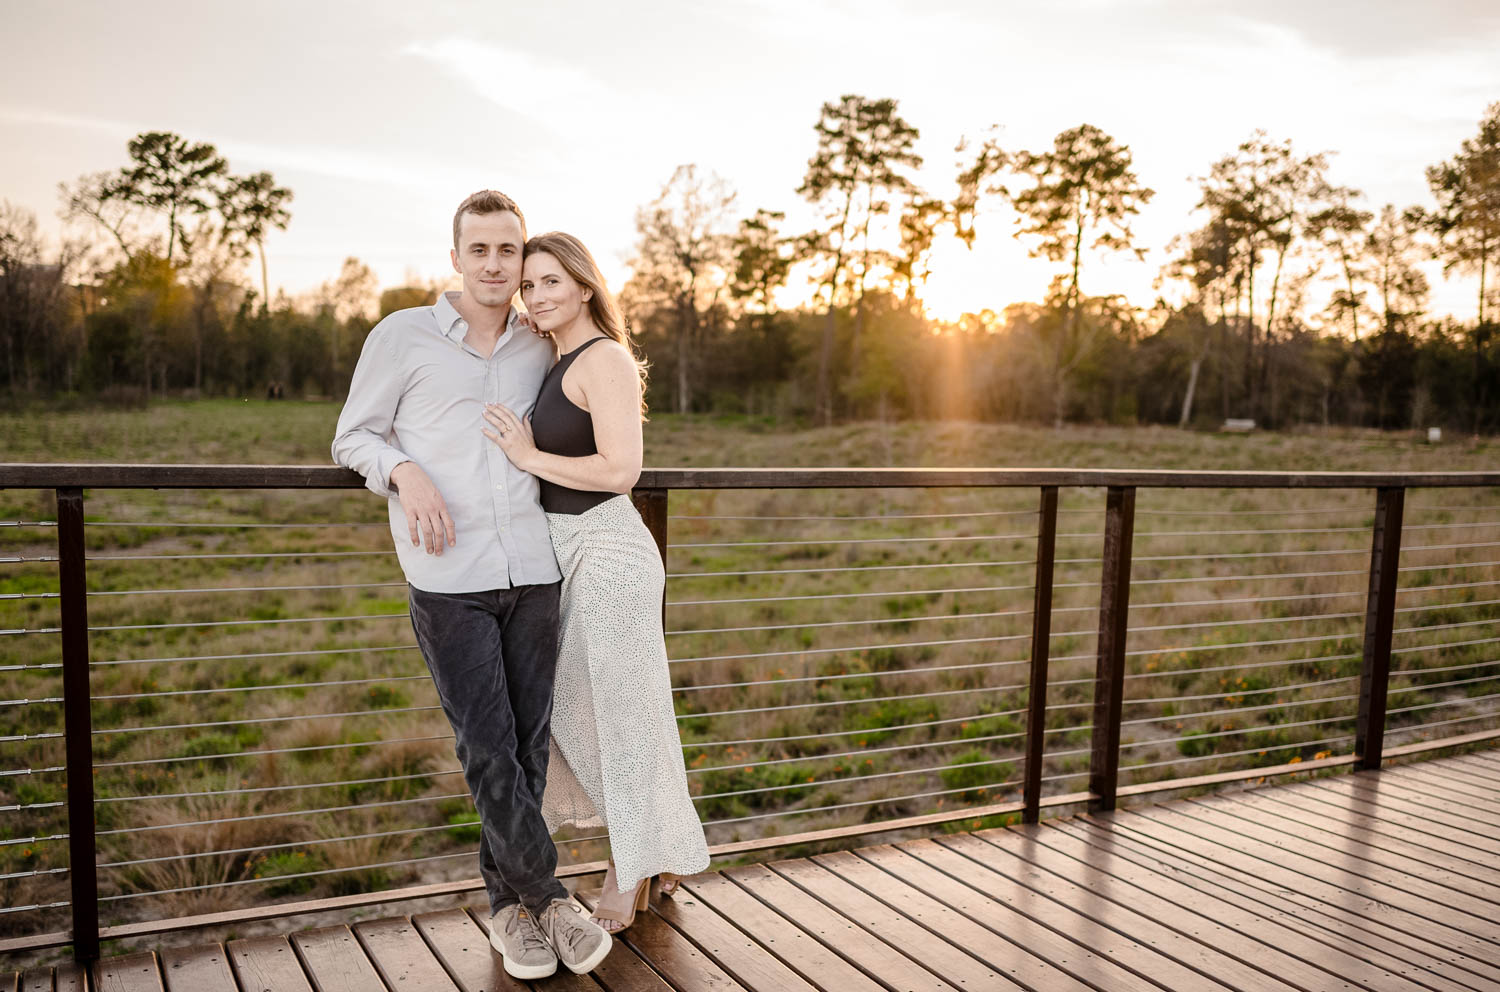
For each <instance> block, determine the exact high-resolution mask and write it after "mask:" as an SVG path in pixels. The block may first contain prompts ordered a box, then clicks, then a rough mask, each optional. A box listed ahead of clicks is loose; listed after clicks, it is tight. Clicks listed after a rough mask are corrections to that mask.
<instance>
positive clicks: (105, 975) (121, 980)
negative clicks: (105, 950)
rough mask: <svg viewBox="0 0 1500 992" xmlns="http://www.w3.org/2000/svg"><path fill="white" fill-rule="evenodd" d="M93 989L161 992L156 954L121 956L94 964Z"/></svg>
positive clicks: (145, 952) (102, 991)
mask: <svg viewBox="0 0 1500 992" xmlns="http://www.w3.org/2000/svg"><path fill="white" fill-rule="evenodd" d="M94 988H95V989H97V990H98V992H162V987H161V968H160V967H159V966H158V965H157V962H156V953H155V952H154V951H142V952H141V953H139V954H121V955H119V956H118V957H112V958H103V959H101V960H99V961H97V962H95V963H94Z"/></svg>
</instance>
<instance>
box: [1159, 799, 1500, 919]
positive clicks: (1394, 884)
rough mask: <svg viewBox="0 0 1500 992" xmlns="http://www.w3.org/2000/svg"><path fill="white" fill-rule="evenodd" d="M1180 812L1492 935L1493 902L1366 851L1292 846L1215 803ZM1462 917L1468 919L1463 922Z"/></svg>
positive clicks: (1191, 804)
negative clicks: (1442, 910) (1444, 911)
mask: <svg viewBox="0 0 1500 992" xmlns="http://www.w3.org/2000/svg"><path fill="white" fill-rule="evenodd" d="M1181 812H1182V813H1183V814H1184V815H1185V816H1190V817H1193V818H1195V819H1202V820H1205V821H1207V822H1209V823H1212V824H1214V825H1215V826H1218V827H1220V828H1221V829H1223V830H1227V831H1229V832H1230V833H1233V834H1236V835H1238V836H1241V837H1247V838H1251V839H1253V840H1257V841H1260V842H1261V843H1263V844H1268V845H1270V846H1272V847H1275V848H1276V849H1278V850H1281V851H1286V852H1288V853H1290V854H1294V855H1296V856H1297V857H1302V858H1309V859H1312V860H1315V861H1320V862H1324V863H1326V864H1330V865H1334V866H1336V867H1338V868H1341V869H1342V870H1344V871H1346V872H1348V873H1350V874H1352V875H1359V876H1362V877H1364V878H1368V879H1370V880H1371V881H1373V882H1378V883H1380V884H1382V885H1385V886H1388V887H1390V888H1391V889H1394V890H1397V891H1400V892H1404V893H1406V896H1405V897H1404V898H1405V899H1407V900H1408V901H1409V900H1410V899H1411V897H1413V896H1415V897H1416V898H1418V899H1421V900H1424V901H1426V902H1427V903H1429V904H1435V905H1436V906H1446V907H1448V908H1450V909H1452V910H1453V911H1454V915H1453V917H1452V919H1451V920H1447V921H1446V922H1448V923H1449V925H1450V926H1455V927H1458V928H1459V929H1462V930H1467V931H1468V932H1469V933H1474V934H1477V935H1479V936H1484V935H1485V934H1484V933H1482V932H1480V930H1481V929H1483V930H1488V931H1491V932H1493V926H1492V924H1490V923H1489V922H1488V921H1489V920H1490V919H1491V918H1492V917H1493V915H1494V912H1495V909H1494V904H1493V903H1487V902H1485V901H1484V900H1482V899H1476V898H1474V897H1473V896H1469V895H1466V894H1464V893H1461V892H1455V891H1453V890H1451V889H1447V888H1444V887H1443V886H1441V885H1437V884H1435V883H1432V882H1429V881H1427V880H1426V878H1425V877H1424V876H1423V875H1420V874H1412V873H1410V872H1405V871H1402V870H1400V869H1397V868H1388V867H1386V866H1384V865H1380V864H1377V863H1375V862H1373V861H1370V860H1368V859H1367V858H1365V857H1364V856H1363V855H1364V853H1367V852H1363V851H1359V852H1355V851H1345V850H1338V849H1335V848H1332V847H1327V846H1316V847H1313V846H1308V845H1307V843H1306V842H1305V841H1302V840H1301V839H1300V838H1299V839H1298V841H1297V842H1295V843H1294V842H1293V841H1292V840H1291V839H1289V838H1288V837H1287V835H1286V834H1285V833H1283V832H1281V831H1280V830H1275V829H1272V828H1270V827H1266V826H1263V825H1261V824H1258V823H1254V822H1252V821H1250V820H1246V819H1242V818H1239V817H1235V816H1233V814H1231V813H1228V812H1227V811H1225V810H1223V809H1221V808H1219V806H1218V805H1216V804H1208V803H1201V802H1197V801H1196V800H1184V801H1183V802H1182V804H1181ZM1464 916H1468V917H1471V918H1470V919H1464V918H1463V917H1464ZM1481 921H1484V922H1481Z"/></svg>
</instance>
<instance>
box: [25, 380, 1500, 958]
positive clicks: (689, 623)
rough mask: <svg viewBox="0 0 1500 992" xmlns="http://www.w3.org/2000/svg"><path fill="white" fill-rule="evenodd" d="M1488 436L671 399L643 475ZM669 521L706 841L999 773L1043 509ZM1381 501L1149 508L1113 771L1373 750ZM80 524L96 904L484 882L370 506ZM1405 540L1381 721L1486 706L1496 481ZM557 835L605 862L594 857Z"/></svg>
mask: <svg viewBox="0 0 1500 992" xmlns="http://www.w3.org/2000/svg"><path fill="white" fill-rule="evenodd" d="M337 412H338V410H337V407H336V406H335V405H330V404H313V403H296V402H290V403H267V402H249V403H245V402H228V401H204V402H200V403H166V404H160V405H158V406H154V407H151V408H149V409H147V410H140V411H109V412H97V411H96V412H58V413H53V412H36V413H32V414H28V415H8V416H3V417H0V460H3V461H91V462H97V461H107V462H136V461H140V462H211V463H269V464H324V463H326V462H327V447H328V441H329V439H330V436H331V433H332V428H333V422H334V420H335V418H336V416H337ZM1496 450H1497V449H1496V448H1495V447H1494V445H1493V443H1492V442H1490V441H1489V440H1459V441H1455V442H1451V443H1446V444H1441V445H1429V444H1426V443H1425V442H1419V441H1418V440H1416V439H1415V438H1413V437H1411V436H1406V435H1380V434H1373V433H1365V432H1358V433H1356V432H1335V433H1321V432H1307V433H1293V434H1284V435H1211V434H1196V433H1182V432H1176V431H1170V430H1163V429H1138V430H1131V429H1119V428H1108V429H1106V428H1085V427H1080V428H1071V429H1068V430H1065V431H1053V430H1051V429H1044V428H1031V427H1013V426H996V425H975V424H925V423H919V424H888V425H887V424H854V425H847V426H840V427H834V428H827V429H814V430H790V429H779V428H777V427H776V426H775V425H772V424H769V423H765V422H762V421H755V420H747V419H744V418H738V419H713V418H696V417H693V418H682V417H674V416H668V415H661V416H657V417H656V418H655V419H653V421H652V422H651V423H650V424H649V425H648V427H647V455H646V462H647V465H648V466H652V467H663V468H666V467H675V466H686V465H697V466H708V465H711V466H769V465H782V466H821V465H851V466H861V465H910V466H923V465H925V466H940V465H948V466H965V465H981V466H1025V467H1044V466H1078V467H1083V466H1094V467H1139V468H1246V469H1283V470H1298V469H1347V470H1370V469H1385V470H1398V469H1403V470H1437V469H1447V470H1454V469H1481V468H1494V467H1495V464H1496V457H1495V455H1496ZM1103 504H1104V494H1103V492H1102V491H1099V490H1077V489H1074V490H1064V492H1063V496H1062V512H1061V515H1060V522H1059V534H1060V536H1059V541H1058V552H1057V557H1058V569H1057V575H1056V583H1057V585H1056V593H1055V596H1054V611H1055V612H1054V618H1053V631H1054V632H1055V633H1054V637H1053V641H1052V645H1051V650H1052V656H1053V665H1052V668H1051V676H1050V680H1049V694H1048V702H1049V706H1051V707H1052V708H1051V709H1050V710H1049V718H1048V738H1047V750H1048V756H1047V761H1046V765H1045V767H1044V770H1043V771H1044V775H1045V776H1046V782H1045V783H1044V784H1045V787H1046V789H1047V791H1049V792H1071V791H1076V790H1079V789H1081V788H1083V787H1084V786H1083V782H1082V779H1081V777H1080V776H1081V775H1082V774H1083V773H1085V772H1086V769H1087V759H1088V756H1087V753H1086V752H1087V749H1088V742H1089V731H1088V729H1087V726H1086V725H1087V724H1088V722H1089V718H1090V700H1091V698H1092V696H1091V692H1092V685H1091V682H1092V679H1091V676H1092V673H1093V665H1094V662H1093V654H1092V652H1093V648H1094V630H1095V628H1096V626H1097V615H1096V610H1095V607H1096V606H1097V603H1098V597H1099V590H1098V573H1099V563H1098V560H1099V554H1100V547H1101V539H1100V535H1101V533H1102V520H1103ZM670 505H671V525H670V542H671V550H670V552H669V558H668V573H669V581H668V611H667V628H668V632H669V633H668V649H669V654H670V656H671V658H672V666H673V681H674V685H675V686H676V687H677V705H678V713H679V717H680V728H681V731H682V737H683V742H684V744H685V745H686V750H685V758H686V761H687V763H688V767H689V778H690V781H691V783H692V785H693V790H694V793H695V795H696V796H697V797H698V805H699V811H700V813H701V814H702V815H703V817H704V819H705V821H708V822H709V823H710V826H709V839H710V842H719V841H727V840H732V839H736V838H740V837H752V836H759V835H762V834H764V833H768V832H769V833H777V834H786V833H792V832H796V831H801V830H808V829H814V828H817V827H821V826H828V825H834V824H843V823H852V822H862V821H866V820H870V821H873V820H880V819H888V818H890V817H893V816H899V815H907V814H914V813H921V812H928V811H932V810H937V809H950V808H952V807H953V805H954V804H959V805H960V806H964V805H971V804H976V803H984V802H993V801H997V800H999V799H1002V798H1007V797H1010V796H1012V795H1014V794H1016V792H1017V790H1018V788H1019V779H1020V775H1021V764H1022V762H1021V754H1020V748H1021V744H1022V740H1021V737H1020V731H1021V729H1022V723H1023V715H1022V713H1021V712H1020V711H1021V709H1022V708H1023V707H1024V706H1025V704H1026V697H1027V688H1026V684H1025V683H1026V659H1027V655H1028V652H1029V645H1028V642H1029V631H1030V624H1031V619H1030V614H1029V610H1030V606H1031V597H1032V591H1031V582H1032V555H1033V554H1034V533H1035V512H1034V511H1035V506H1036V493H1035V492H1034V491H1032V490H1002V491H982V490H972V489H963V490H941V491H939V490H925V491H913V490H864V491H842V492H841V491H831V490H818V491H805V492H796V491H765V492H731V491H719V492H695V493H674V494H673V495H672V498H671V504H670ZM1373 508H1374V496H1373V494H1372V493H1369V492H1365V491H1307V492H1291V493H1288V492H1276V491H1229V492H1225V491H1206V490H1205V491H1170V490H1152V491H1142V492H1141V493H1140V496H1139V503H1138V516H1137V522H1136V541H1135V545H1134V555H1135V565H1134V569H1133V575H1132V577H1133V587H1132V593H1131V598H1132V610H1131V615H1130V626H1131V634H1130V637H1129V643H1128V644H1127V650H1128V651H1129V652H1130V655H1129V659H1128V660H1129V674H1130V681H1129V682H1128V684H1127V690H1126V693H1127V699H1126V706H1125V717H1124V719H1125V721H1126V723H1125V726H1124V729H1123V747H1124V750H1123V752H1122V759H1121V765H1122V769H1123V771H1122V783H1130V782H1140V781H1148V780H1154V779H1158V778H1169V777H1177V776H1181V775H1186V774H1199V773H1204V772H1209V771H1215V770H1221V769H1226V768H1239V767H1254V766H1257V765H1268V764H1278V763H1281V762H1285V761H1289V760H1295V759H1299V758H1300V759H1310V758H1313V757H1316V756H1318V755H1321V754H1327V753H1343V752H1347V751H1348V750H1349V749H1350V747H1351V740H1350V736H1351V735H1352V733H1353V722H1352V721H1353V714H1354V713H1355V710H1356V705H1357V701H1356V700H1355V698H1354V695H1353V694H1355V693H1357V682H1356V681H1354V678H1353V677H1354V676H1355V675H1356V674H1357V672H1358V670H1359V655H1360V651H1361V632H1362V628H1363V611H1364V596H1365V588H1366V581H1367V579H1366V570H1367V567H1368V557H1369V546H1370V532H1369V528H1370V525H1371V521H1372V516H1373V513H1372V511H1373ZM87 513H88V518H89V520H90V522H91V523H90V527H89V549H90V555H91V561H90V563H89V587H90V591H91V596H90V601H89V611H90V624H91V627H92V628H93V633H92V635H91V651H92V658H93V661H94V665H95V667H94V670H93V692H94V695H95V705H94V713H93V720H94V728H95V731H96V737H95V759H96V763H97V764H98V766H99V767H98V771H97V774H96V780H95V788H96V795H97V797H98V803H97V806H96V818H97V826H98V829H99V831H100V838H99V845H100V852H99V861H100V863H101V865H102V866H103V867H102V868H101V871H100V877H101V892H102V895H103V897H104V899H105V900H106V901H105V902H104V903H103V906H102V913H101V915H102V918H103V920H104V921H105V922H106V923H109V922H119V921H125V920H130V919H139V918H154V917H166V916H175V915H181V914H191V913H198V912H207V911H211V910H218V909H225V908H230V907H232V906H236V905H247V904H257V903H261V902H265V901H267V900H275V899H291V898H309V897H315V896H321V895H330V894H337V893H344V892H356V891H363V890H366V889H370V888H374V887H382V886H390V885H397V884H404V883H408V882H411V881H414V880H435V879H439V878H456V877H470V876H472V875H473V874H475V865H474V861H473V856H472V850H473V847H474V843H475V838H476V836H477V827H476V826H474V815H473V813H472V810H471V806H470V804H469V801H468V799H467V796H466V795H465V793H464V788H463V783H462V780H461V779H460V778H459V777H458V776H457V775H456V774H454V772H455V770H456V768H457V765H456V761H455V760H454V757H453V753H452V745H451V740H449V739H448V737H447V726H446V722H445V721H444V720H443V718H442V715H441V713H440V712H439V711H438V710H437V708H436V699H435V695H434V693H433V691H432V688H431V686H430V683H429V681H428V679H427V676H426V673H425V668H424V666H423V664H422V662H421V660H420V658H419V657H418V655H417V654H416V652H415V650H414V648H413V647H412V643H413V641H412V635H411V630H410V625H409V623H408V622H407V620H406V617H405V610H406V603H405V592H404V584H403V583H402V582H401V577H400V572H399V569H398V567H397V565H396V561H395V557H394V554H392V553H391V551H390V534H389V530H388V528H387V526H386V524H385V522H384V518H385V507H384V504H383V502H382V501H380V500H378V499H376V498H375V497H373V496H372V495H370V494H369V493H368V492H365V491H362V490H361V491H345V492H313V493H292V492H225V491H218V492H207V491H155V492H119V493H116V492H102V491H101V492H93V493H90V494H89V495H88V503H87ZM53 514H54V510H53V507H52V497H51V494H50V493H37V492H17V491H10V492H0V556H7V559H8V560H7V562H6V563H5V564H4V565H3V566H0V645H3V649H4V651H3V662H0V666H3V667H0V773H9V772H18V773H20V774H0V906H3V907H7V908H11V909H14V908H16V907H26V906H36V905H42V906H45V905H47V904H49V903H52V902H57V901H66V899H67V881H66V880H67V876H66V875H65V874H63V873H61V872H54V873H50V874H49V873H48V872H53V870H54V869H60V868H64V867H65V866H66V864H67V848H66V844H65V843H64V842H61V841H57V840H44V839H37V840H28V838H45V837H48V836H51V835H55V834H60V833H64V832H65V831H66V829H67V827H66V816H65V811H64V810H63V809H62V808H61V803H62V802H63V800H64V797H65V795H66V791H65V781H64V778H63V776H62V775H61V773H60V772H58V771H55V770H53V769H56V768H57V767H58V766H60V765H61V764H62V744H61V741H60V740H59V739H56V738H51V737H45V736H43V737H40V738H38V737H37V735H46V734H54V733H57V732H58V731H60V729H61V727H60V719H61V708H60V706H59V705H58V704H57V703H56V702H53V701H51V700H54V699H55V698H56V697H57V696H59V695H60V694H61V692H60V688H61V686H60V677H59V675H58V672H57V669H56V668H55V667H48V666H54V665H55V664H56V662H57V660H58V657H59V643H58V637H57V635H56V634H55V633H49V632H47V631H48V629H49V628H52V627H54V626H55V624H56V617H57V601H56V599H55V596H54V595H53V594H55V591H56V588H57V584H56V575H55V572H54V571H53V568H54V566H53V565H51V564H50V563H47V562H35V561H27V560H9V559H29V558H37V557H41V556H45V555H48V554H51V553H54V551H55V543H54V542H55V535H54V533H53V531H52V529H50V528H49V527H47V526H45V522H46V521H50V520H52V519H54V517H53ZM1403 545H1404V549H1405V550H1404V552H1403V557H1402V562H1401V563H1402V566H1403V568H1404V569H1405V571H1403V573H1402V592H1401V595H1400V596H1399V598H1398V602H1397V607H1398V609H1399V610H1400V611H1401V612H1399V613H1398V614H1397V628H1398V631H1399V632H1398V634H1397V635H1396V650H1397V655H1396V658H1395V660H1393V669H1399V670H1400V672H1401V673H1402V674H1400V675H1398V676H1396V677H1395V678H1394V680H1393V684H1392V686H1393V687H1392V693H1393V694H1392V696H1391V703H1390V706H1391V708H1392V713H1393V715H1392V718H1391V725H1392V727H1393V728H1396V729H1394V731H1393V733H1392V734H1391V736H1390V738H1389V740H1391V741H1392V742H1394V743H1400V742H1403V741H1407V740H1413V739H1416V736H1417V735H1419V734H1433V735H1435V736H1443V735H1446V734H1447V733H1462V732H1465V731H1468V730H1478V729H1483V728H1487V727H1493V726H1496V725H1497V724H1500V719H1497V718H1496V716H1495V714H1497V713H1500V710H1497V709H1496V707H1495V702H1496V700H1495V699H1494V698H1491V697H1493V696H1494V695H1495V693H1496V689H1497V683H1500V677H1497V676H1496V675H1495V674H1494V673H1495V672H1496V667H1495V666H1496V665H1497V664H1500V662H1497V661H1496V660H1495V659H1496V656H1497V651H1496V649H1495V643H1494V642H1493V638H1494V636H1495V630H1494V627H1495V625H1496V624H1497V623H1500V619H1497V618H1500V612H1497V610H1496V605H1497V603H1500V595H1497V592H1500V562H1497V561H1496V559H1497V557H1500V556H1497V555H1496V554H1495V553H1494V552H1495V550H1496V549H1497V548H1500V493H1497V492H1496V491H1494V490H1430V491H1414V492H1412V493H1410V494H1408V501H1407V511H1406V530H1405V533H1404V536H1403ZM167 590H170V592H168V591H167ZM1443 721H1453V722H1448V723H1444V722H1443ZM1421 724H1435V726H1433V727H1432V728H1431V729H1428V730H1423V729H1421V728H1420V726H1419V725H1421ZM1401 728H1412V729H1404V730H1403V729H1401ZM23 737H24V738H25V739H23ZM963 825H964V826H968V825H971V824H970V823H969V822H968V821H966V822H965V823H964V824H963ZM561 850H562V855H563V858H564V860H565V861H577V860H584V861H586V860H594V859H596V858H599V857H602V855H603V851H604V848H603V846H602V843H601V841H599V840H597V839H588V838H571V839H565V840H564V841H562V842H561ZM38 873H41V874H38ZM218 883H228V887H215V888H204V887H205V886H214V885H217V884H218ZM65 926H66V910H65V909H59V908H44V909H32V910H25V911H18V912H8V913H3V914H0V934H13V933H27V932H35V931H39V930H51V929H61V928H63V927H65Z"/></svg>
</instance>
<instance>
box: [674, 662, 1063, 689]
mask: <svg viewBox="0 0 1500 992" xmlns="http://www.w3.org/2000/svg"><path fill="white" fill-rule="evenodd" d="M1029 664H1031V661H1030V659H1028V658H1019V659H1015V660H1012V661H977V662H974V663H973V664H969V665H933V666H930V667H925V668H892V669H887V670H885V671H880V672H839V673H838V674H835V675H799V676H796V677H794V678H780V679H760V680H759V681H755V682H717V683H712V684H710V685H680V686H674V687H673V689H672V692H673V693H674V694H677V693H684V692H703V691H705V690H708V689H748V688H759V687H764V686H777V685H791V684H793V683H798V682H838V681H840V680H843V679H878V678H885V677H887V676H891V675H924V674H929V673H932V672H961V671H969V670H971V669H976V668H1009V667H1012V666H1014V665H1029ZM1089 681H1093V680H1092V679H1090V680H1089ZM1022 684H1023V685H1024V684H1025V683H1022ZM1051 684H1053V685H1059V684H1061V683H1057V682H1053V683H1051Z"/></svg>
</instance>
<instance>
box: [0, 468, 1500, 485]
mask: <svg viewBox="0 0 1500 992" xmlns="http://www.w3.org/2000/svg"><path fill="white" fill-rule="evenodd" d="M636 485H637V487H638V488H642V489H873V488H893V489H899V488H917V487H987V486H988V487H996V488H1007V487H1008V488H1027V489H1031V488H1036V487H1038V486H1090V487H1094V486H1134V487H1137V488H1142V489H1153V488H1160V489H1217V488H1226V489H1385V488H1397V487H1412V488H1422V487H1474V486H1500V471H1495V472H1248V471H1196V470H1176V469H1109V468H669V469H660V468H648V469H646V470H645V471H643V472H642V473H641V477H640V481H639V482H637V483H636ZM74 486H77V487H82V488H85V489H358V488H361V487H363V486H364V479H363V478H361V477H360V476H359V475H358V474H356V473H354V472H351V471H349V470H348V469H343V468H338V467H335V466H331V465H147V464H87V463H70V462H30V463H0V489H54V488H59V487H74Z"/></svg>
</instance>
